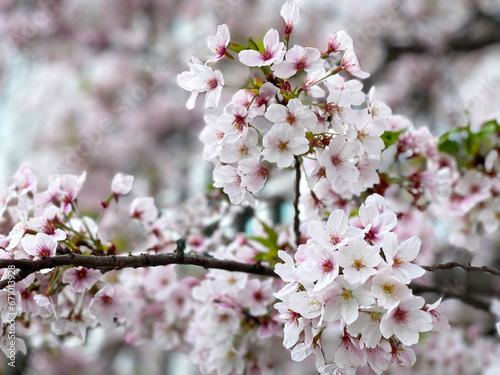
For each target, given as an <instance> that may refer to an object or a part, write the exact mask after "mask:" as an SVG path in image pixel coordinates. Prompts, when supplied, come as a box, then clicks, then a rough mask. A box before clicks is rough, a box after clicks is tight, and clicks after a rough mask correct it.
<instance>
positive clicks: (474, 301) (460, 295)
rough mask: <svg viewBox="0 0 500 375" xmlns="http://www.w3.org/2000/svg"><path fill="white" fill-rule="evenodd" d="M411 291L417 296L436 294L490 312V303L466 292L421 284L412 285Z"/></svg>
mask: <svg viewBox="0 0 500 375" xmlns="http://www.w3.org/2000/svg"><path fill="white" fill-rule="evenodd" d="M410 289H411V290H412V291H413V293H415V294H422V293H435V294H438V295H440V296H442V297H446V298H456V299H459V300H460V301H462V302H464V303H466V304H467V305H470V306H472V307H475V308H477V309H480V310H484V311H487V312H489V311H490V304H489V303H488V302H485V301H483V300H482V299H479V298H476V297H474V296H471V295H470V294H468V293H466V292H461V291H459V290H453V289H452V288H449V287H440V286H437V285H436V286H427V285H419V284H410Z"/></svg>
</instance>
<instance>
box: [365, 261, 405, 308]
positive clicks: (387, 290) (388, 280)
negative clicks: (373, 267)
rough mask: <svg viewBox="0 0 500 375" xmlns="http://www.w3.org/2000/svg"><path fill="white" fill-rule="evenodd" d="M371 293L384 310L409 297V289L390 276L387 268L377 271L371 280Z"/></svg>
mask: <svg viewBox="0 0 500 375" xmlns="http://www.w3.org/2000/svg"><path fill="white" fill-rule="evenodd" d="M371 292H372V294H373V295H374V297H375V298H376V299H377V304H378V305H379V306H381V307H383V308H386V309H390V308H392V307H393V306H395V305H397V304H398V302H399V301H401V300H402V299H405V298H407V297H408V296H409V295H411V290H410V288H408V287H407V286H406V285H405V284H404V283H402V282H401V281H400V280H398V279H396V278H395V277H393V276H391V270H390V268H388V267H387V266H386V267H384V268H382V269H381V270H379V271H378V273H377V275H375V277H374V278H373V279H372V287H371Z"/></svg>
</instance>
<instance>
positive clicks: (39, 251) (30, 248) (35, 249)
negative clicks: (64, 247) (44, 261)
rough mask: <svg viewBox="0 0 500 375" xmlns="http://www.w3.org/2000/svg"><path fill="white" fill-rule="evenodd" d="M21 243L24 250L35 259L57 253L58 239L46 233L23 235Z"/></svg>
mask: <svg viewBox="0 0 500 375" xmlns="http://www.w3.org/2000/svg"><path fill="white" fill-rule="evenodd" d="M21 243H22V245H23V249H24V251H26V252H27V253H28V254H29V255H32V256H34V257H35V259H40V258H42V257H52V256H54V255H56V249H57V241H56V240H55V238H54V237H52V236H49V235H47V234H45V233H37V234H36V235H31V234H28V235H26V236H24V237H23V239H22V240H21Z"/></svg>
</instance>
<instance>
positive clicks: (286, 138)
mask: <svg viewBox="0 0 500 375" xmlns="http://www.w3.org/2000/svg"><path fill="white" fill-rule="evenodd" d="M262 144H263V145H264V151H263V153H262V154H263V156H264V159H265V160H267V161H270V162H272V163H276V165H277V166H278V168H286V167H289V166H290V165H291V164H292V163H293V156H294V155H301V154H304V153H306V152H307V151H309V141H308V140H307V139H306V138H305V137H300V136H299V137H298V136H297V135H296V134H295V131H294V129H293V128H292V127H291V126H290V125H288V124H283V123H280V124H275V125H274V126H273V127H272V128H271V130H269V132H268V133H267V134H266V135H265V136H264V138H263V140H262Z"/></svg>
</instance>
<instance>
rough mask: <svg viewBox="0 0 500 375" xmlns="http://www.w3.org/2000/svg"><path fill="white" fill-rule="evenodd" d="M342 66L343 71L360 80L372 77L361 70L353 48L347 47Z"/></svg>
mask: <svg viewBox="0 0 500 375" xmlns="http://www.w3.org/2000/svg"><path fill="white" fill-rule="evenodd" d="M340 66H341V67H342V69H345V70H346V71H347V72H349V73H351V74H352V75H353V76H356V77H358V78H361V79H364V78H368V77H369V76H370V74H368V73H366V72H364V71H362V70H361V67H360V66H359V61H358V58H357V56H356V55H355V54H354V49H353V47H352V46H350V47H347V49H346V50H345V53H344V57H343V59H342V63H341V64H340Z"/></svg>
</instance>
